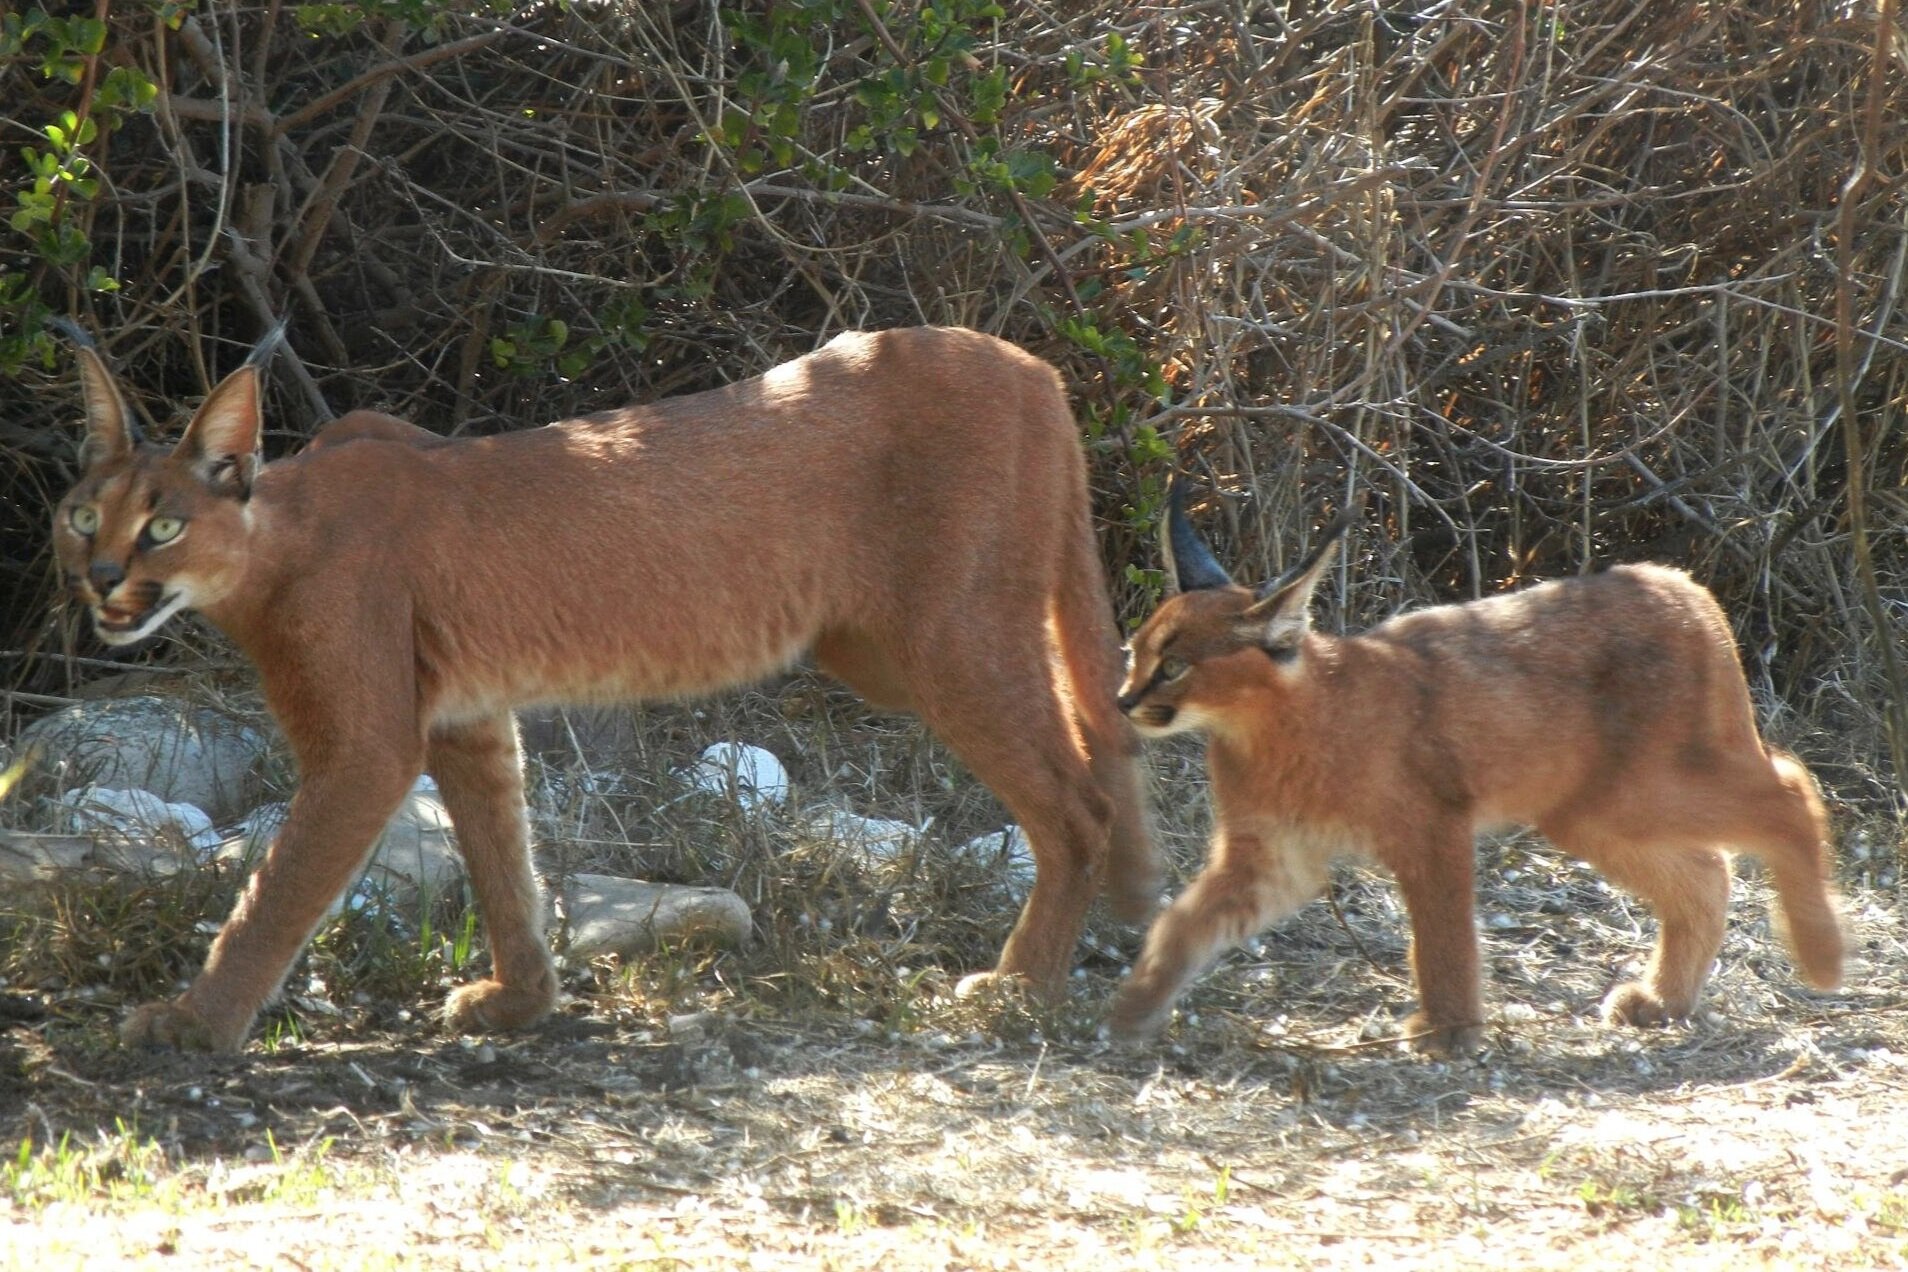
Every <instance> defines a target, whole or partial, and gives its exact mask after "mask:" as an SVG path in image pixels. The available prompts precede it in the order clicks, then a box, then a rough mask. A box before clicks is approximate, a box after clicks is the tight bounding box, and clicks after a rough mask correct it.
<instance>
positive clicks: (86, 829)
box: [59, 786, 219, 855]
mask: <svg viewBox="0 0 1908 1272" xmlns="http://www.w3.org/2000/svg"><path fill="white" fill-rule="evenodd" d="M59 803H60V804H61V805H62V806H63V807H64V808H66V809H67V810H68V811H67V817H66V822H67V826H68V828H69V829H71V830H72V831H73V832H74V833H75V834H81V835H87V834H107V835H124V836H125V837H127V838H129V839H157V840H161V841H164V842H166V843H169V844H182V845H184V846H186V847H189V848H191V849H192V850H193V851H194V852H196V853H199V854H201V855H203V854H205V853H209V852H211V851H212V850H213V849H215V848H217V847H218V846H219V832H218V831H216V830H214V829H213V827H212V819H211V818H210V817H208V816H206V814H205V810H204V809H202V808H199V807H197V806H196V805H193V804H183V803H171V802H168V801H166V800H163V799H160V798H159V797H158V796H157V795H155V794H153V793H152V792H151V791H122V790H115V789H113V788H112V787H109V786H88V787H86V788H84V789H83V790H77V791H67V792H66V793H65V794H63V795H61V796H60V797H59Z"/></svg>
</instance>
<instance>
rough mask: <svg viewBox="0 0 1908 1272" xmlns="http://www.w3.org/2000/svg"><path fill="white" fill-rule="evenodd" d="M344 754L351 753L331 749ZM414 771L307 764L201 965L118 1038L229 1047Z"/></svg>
mask: <svg viewBox="0 0 1908 1272" xmlns="http://www.w3.org/2000/svg"><path fill="white" fill-rule="evenodd" d="M339 751H340V753H343V754H348V751H349V748H339ZM420 771H421V765H416V764H413V765H391V764H388V763H386V764H382V765H377V764H373V763H370V762H367V761H366V760H364V759H360V760H357V761H349V760H347V762H345V763H342V764H338V765H336V766H327V767H319V768H314V769H312V770H311V771H308V773H307V774H306V776H305V780H304V782H303V784H301V785H300V786H299V788H298V793H297V794H296V795H295V796H293V797H292V802H291V809H290V811H289V812H288V813H287V814H286V817H285V824H284V825H283V826H282V827H280V828H279V832H278V835H277V837H276V838H274V839H273V840H272V844H271V847H270V848H268V849H266V852H265V859H264V860H263V861H262V862H260V863H259V866H258V869H257V870H256V871H254V872H253V873H252V877H251V878H250V879H249V880H248V881H247V882H246V885H245V890H244V891H243V892H242V893H240V894H239V899H238V904H237V905H235V906H233V907H232V913H231V916H230V917H228V918H227V919H226V920H225V926H224V927H222V928H220V929H219V934H218V936H217V937H216V938H215V939H214V940H213V942H212V951H211V953H210V954H208V955H207V956H206V960H205V969H204V970H203V971H202V972H200V973H199V978H198V979H197V980H195V981H193V982H192V987H191V988H190V989H188V990H186V992H185V993H184V994H181V995H180V996H179V997H178V998H175V999H172V1000H171V1001H169V1002H158V1003H148V1004H146V1005H145V1006H143V1007H141V1008H139V1009H138V1010H137V1011H135V1012H133V1014H132V1015H131V1016H130V1017H128V1018H127V1020H126V1023H125V1024H124V1025H123V1026H121V1028H120V1038H121V1039H122V1040H123V1041H125V1042H126V1043H128V1044H134V1043H154V1044H158V1045H161V1046H171V1047H181V1048H185V1049H187V1050H191V1051H236V1050H238V1049H239V1048H240V1047H241V1046H243V1045H244V1043H245V1038H246V1035H247V1034H248V1033H250V1032H251V1028H252V1021H253V1020H254V1019H255V1018H256V1017H257V1015H258V1012H259V1008H261V1007H263V1006H264V1005H265V1002H266V1000H267V999H269V998H270V997H271V996H272V995H273V994H274V993H276V992H277V991H278V987H279V985H280V984H282V983H283V982H284V979H285V973H286V972H288V971H290V970H291V965H292V960H293V959H295V958H297V957H298V952H299V951H300V950H301V949H303V948H304V946H305V942H306V941H307V940H309V939H310V938H311V934H312V932H313V931H314V930H315V929H316V928H317V926H318V923H319V921H320V920H321V919H323V918H324V916H325V911H326V909H327V908H329V907H330V905H331V903H332V902H333V901H335V900H337V898H338V896H339V894H340V893H342V892H343V891H344V889H345V886H346V885H347V884H348V883H350V882H351V880H352V878H353V877H354V876H355V875H356V874H357V873H358V871H359V869H360V868H361V867H362V866H363V865H364V860H365V857H366V855H367V854H368V853H369V852H370V849H371V845H372V844H373V843H374V842H375V841H376V839H377V836H378V833H379V832H380V831H381V830H382V829H383V827H384V824H385V822H386V821H388V820H389V819H390V816H391V814H392V813H393V812H394V811H396V809H397V806H398V803H399V802H400V801H401V800H402V799H403V798H404V794H405V792H406V791H408V790H410V788H411V784H412V783H413V782H415V781H416V780H417V775H418V773H419V772H420Z"/></svg>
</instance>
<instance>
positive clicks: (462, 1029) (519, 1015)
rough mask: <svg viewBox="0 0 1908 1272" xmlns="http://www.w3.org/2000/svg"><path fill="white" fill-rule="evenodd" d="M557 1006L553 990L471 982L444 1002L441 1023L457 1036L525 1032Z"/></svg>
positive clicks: (490, 982)
mask: <svg viewBox="0 0 1908 1272" xmlns="http://www.w3.org/2000/svg"><path fill="white" fill-rule="evenodd" d="M554 1006H556V993H555V991H554V990H553V989H548V988H541V987H540V988H537V989H521V988H518V987H517V986H514V985H506V984H504V983H503V982H502V981H494V980H480V981H473V982H472V983H470V984H468V985H464V986H462V987H460V988H458V989H456V990H453V991H452V992H451V996H450V997H449V998H448V999H446V1000H445V1001H444V1023H445V1024H446V1025H448V1026H450V1027H451V1028H452V1029H454V1030H456V1031H457V1032H458V1033H490V1032H493V1031H503V1030H511V1029H524V1028H528V1027H529V1026H531V1025H534V1024H536V1023H537V1022H538V1021H539V1020H542V1019H543V1018H544V1017H545V1016H547V1015H549V1014H550V1009H551V1008H552V1007H554Z"/></svg>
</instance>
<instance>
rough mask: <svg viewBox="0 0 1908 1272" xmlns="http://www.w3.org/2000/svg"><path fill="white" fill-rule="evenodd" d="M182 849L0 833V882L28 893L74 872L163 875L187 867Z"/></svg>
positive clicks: (150, 843) (114, 840) (112, 838)
mask: <svg viewBox="0 0 1908 1272" xmlns="http://www.w3.org/2000/svg"><path fill="white" fill-rule="evenodd" d="M187 864H188V861H187V857H186V855H185V854H184V853H182V852H181V851H180V850H179V849H177V848H174V847H168V846H166V845H164V844H160V843H155V842H154V841H152V840H149V839H127V838H124V837H121V836H119V835H111V836H104V837H102V836H98V835H39V834H32V833H29V832H27V831H19V830H0V883H4V884H5V885H6V886H9V887H14V888H20V889H29V888H32V887H34V886H36V885H41V884H48V883H52V882H54V881H56V880H58V879H59V878H61V877H62V876H64V875H67V874H70V873H72V872H73V871H76V870H108V871H111V872H112V873H114V874H130V875H148V876H164V875H170V874H175V873H177V872H178V871H180V870H183V869H185V868H186V866H187Z"/></svg>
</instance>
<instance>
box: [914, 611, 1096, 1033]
mask: <svg viewBox="0 0 1908 1272" xmlns="http://www.w3.org/2000/svg"><path fill="white" fill-rule="evenodd" d="M1008 632H1013V633H1015V634H1020V633H1022V632H1024V633H1025V635H1026V636H1027V637H1028V640H1027V642H1026V643H1025V644H1024V645H1022V644H1010V643H1008V642H1006V641H1004V640H996V641H995V642H993V643H991V644H988V643H987V642H979V644H980V645H981V646H982V647H976V644H977V643H976V642H973V641H968V642H966V643H963V642H962V641H961V639H960V638H959V637H958V635H957V636H955V637H953V638H951V639H950V640H949V641H947V642H946V643H943V644H940V645H937V646H933V647H931V648H930V652H928V653H927V654H926V655H925V657H927V658H930V659H932V660H933V661H934V663H935V666H934V668H933V671H932V674H926V673H923V674H919V675H916V676H913V677H911V678H910V680H911V683H912V684H913V686H914V698H915V707H916V709H917V710H918V711H919V712H920V713H921V718H922V720H923V721H925V722H926V724H927V725H928V727H929V728H931V729H932V730H934V732H935V733H936V734H937V735H939V737H940V738H941V740H942V741H944V742H946V743H947V745H948V746H949V747H950V748H951V749H952V750H953V751H954V753H955V754H956V755H958V756H959V757H960V759H961V761H962V763H964V764H966V765H967V767H968V769H969V770H970V771H972V772H973V774H974V776H975V777H977V778H979V779H980V780H981V781H982V782H983V783H985V784H986V786H987V788H988V789H989V790H991V791H993V793H994V794H995V796H996V797H998V798H999V800H1000V802H1001V803H1002V804H1004V805H1006V807H1007V811H1008V813H1009V814H1010V815H1011V816H1012V817H1013V819H1014V820H1015V821H1016V822H1017V823H1019V825H1020V828H1021V829H1022V830H1023V831H1025V832H1026V835H1027V842H1028V844H1029V846H1030V847H1031V848H1032V851H1033V855H1034V885H1033V890H1032V891H1031V892H1029V893H1028V895H1027V900H1026V903H1025V904H1024V905H1023V906H1022V907H1021V911H1020V917H1019V918H1018V920H1016V922H1015V923H1014V928H1013V931H1012V932H1011V933H1009V934H1008V937H1007V941H1006V943H1005V944H1004V945H1003V946H1002V947H1001V951H1000V961H999V962H998V963H997V964H996V965H995V966H994V969H993V970H992V971H991V972H983V973H979V974H977V975H975V976H970V977H968V978H966V979H965V980H964V981H962V982H961V985H960V991H961V992H962V993H972V992H974V991H975V990H977V989H980V988H982V987H983V986H985V985H988V984H990V983H993V982H995V981H997V980H1000V979H1002V978H1018V979H1020V980H1023V981H1025V982H1026V984H1027V985H1028V987H1030V988H1031V989H1033V990H1034V991H1035V992H1036V993H1037V994H1039V995H1041V996H1042V997H1046V998H1054V997H1057V996H1058V995H1059V994H1060V993H1061V991H1062V990H1063V989H1064V988H1065V986H1066V979H1067V973H1068V971H1069V970H1070V969H1071V968H1072V966H1073V951H1074V947H1075V946H1076V945H1077V944H1078V943H1079V939H1080V932H1081V929H1082V928H1084V927H1085V925H1086V913H1087V908H1088V906H1090V905H1091V904H1092V903H1093V899H1094V898H1095V897H1096V896H1097V895H1098V894H1099V890H1100V887H1101V885H1102V883H1103V882H1104V878H1105V872H1106V858H1107V836H1108V831H1109V827H1110V825H1111V823H1112V819H1113V809H1112V804H1111V802H1110V800H1109V799H1108V798H1107V796H1106V794H1105V793H1104V792H1103V791H1101V790H1100V788H1099V785H1098V783H1097V782H1096V781H1095V780H1094V776H1093V773H1092V770H1091V769H1090V768H1089V767H1088V765H1087V759H1086V756H1085V755H1084V754H1082V752H1081V749H1080V745H1079V743H1078V741H1077V740H1076V738H1075V736H1074V730H1073V728H1072V724H1071V722H1070V721H1069V720H1068V719H1067V716H1066V712H1065V710H1064V708H1063V704H1062V701H1061V698H1060V696H1059V694H1058V692H1057V691H1056V688H1055V685H1054V681H1053V676H1054V669H1053V666H1052V664H1051V662H1050V660H1049V656H1048V654H1047V652H1046V650H1045V649H1044V648H1043V647H1042V646H1041V645H1040V644H1038V643H1037V638H1038V637H1039V635H1040V625H1039V623H1038V622H1037V621H1032V622H1029V623H1028V624H1026V625H1025V626H1024V627H1022V626H1020V625H1013V624H1002V625H1000V626H999V627H998V628H997V630H996V631H995V632H994V633H993V635H994V636H995V637H1002V636H1003V635H1004V634H1005V633H1008Z"/></svg>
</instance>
